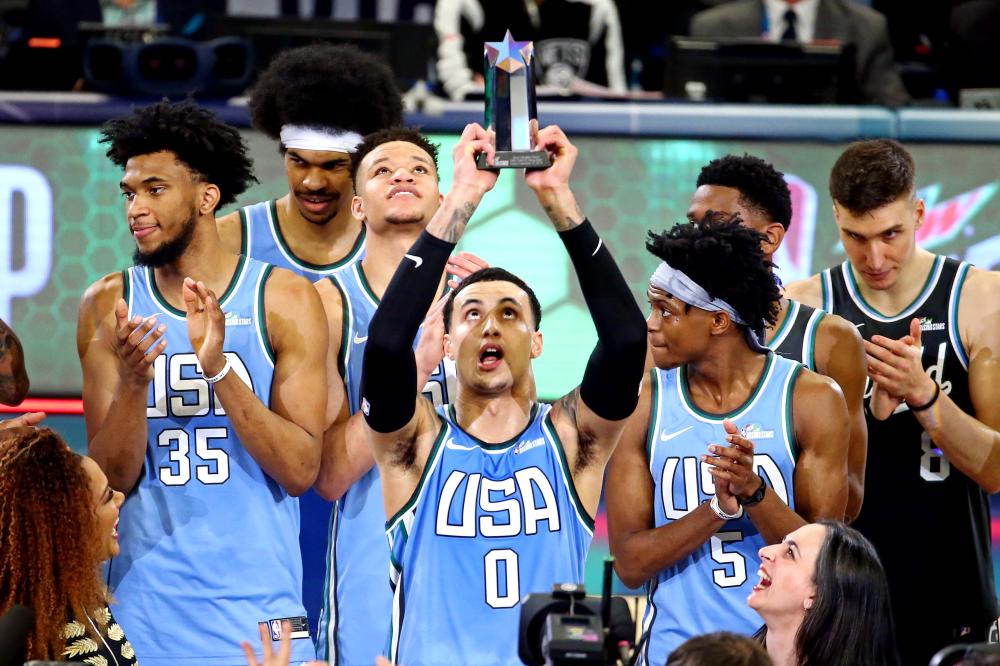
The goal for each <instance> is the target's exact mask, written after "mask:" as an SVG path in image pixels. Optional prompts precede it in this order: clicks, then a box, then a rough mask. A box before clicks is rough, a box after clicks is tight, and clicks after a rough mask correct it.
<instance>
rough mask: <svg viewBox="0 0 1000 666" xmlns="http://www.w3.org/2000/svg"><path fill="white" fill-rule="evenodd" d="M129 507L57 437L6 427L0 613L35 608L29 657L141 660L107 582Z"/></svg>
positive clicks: (114, 662)
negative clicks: (104, 568)
mask: <svg viewBox="0 0 1000 666" xmlns="http://www.w3.org/2000/svg"><path fill="white" fill-rule="evenodd" d="M122 501H124V496H123V495H122V494H121V493H120V492H118V491H116V490H113V489H112V488H111V487H109V486H108V479H107V477H106V476H105V475H104V472H102V471H101V469H100V467H98V466H97V463H95V462H94V461H93V460H91V459H90V458H87V457H84V456H80V455H78V454H76V453H73V451H71V450H70V448H69V447H68V446H67V445H66V442H64V441H63V440H62V438H60V437H59V435H57V434H56V433H55V432H53V431H52V430H49V429H48V428H31V427H21V428H10V429H6V430H0V613H3V612H4V611H6V610H7V609H8V608H10V607H11V606H13V605H14V604H21V605H23V606H27V607H29V608H31V609H32V610H33V611H34V613H35V626H34V629H33V630H32V632H31V633H30V634H29V636H28V645H27V657H28V659H42V660H63V661H75V662H85V663H88V664H107V665H108V666H126V665H132V664H135V663H136V658H135V652H134V651H133V650H132V646H131V645H130V644H129V642H128V640H126V638H125V632H124V631H123V630H122V628H121V627H120V626H119V625H118V624H117V623H116V622H115V619H114V617H112V615H111V611H110V610H109V609H108V603H109V602H110V595H109V594H108V590H107V588H106V587H105V585H104V583H103V581H102V580H101V575H100V565H101V562H103V561H105V560H107V559H108V558H110V557H113V556H115V555H117V554H118V510H119V509H120V508H121V505H122Z"/></svg>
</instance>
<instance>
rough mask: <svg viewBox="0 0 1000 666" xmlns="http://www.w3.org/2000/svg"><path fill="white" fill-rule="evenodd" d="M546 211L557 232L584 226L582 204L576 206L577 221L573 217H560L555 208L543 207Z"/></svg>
mask: <svg viewBox="0 0 1000 666" xmlns="http://www.w3.org/2000/svg"><path fill="white" fill-rule="evenodd" d="M543 208H544V209H545V214H546V215H548V216H549V220H551V221H552V224H553V225H554V226H555V228H556V231H569V230H570V229H572V228H573V227H578V226H580V225H581V224H583V219H584V217H583V209H582V208H580V204H579V203H578V204H576V219H574V218H573V216H572V215H567V216H565V217H560V216H559V211H558V210H557V209H556V207H555V206H551V205H549V206H543Z"/></svg>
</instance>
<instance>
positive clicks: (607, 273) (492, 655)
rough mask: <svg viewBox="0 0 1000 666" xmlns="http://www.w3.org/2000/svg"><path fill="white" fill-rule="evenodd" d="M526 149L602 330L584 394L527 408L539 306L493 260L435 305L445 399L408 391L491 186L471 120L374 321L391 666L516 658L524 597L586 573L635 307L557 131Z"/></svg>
mask: <svg viewBox="0 0 1000 666" xmlns="http://www.w3.org/2000/svg"><path fill="white" fill-rule="evenodd" d="M536 143H537V145H539V146H540V147H541V148H543V149H545V150H548V151H549V153H550V154H551V156H552V159H553V165H552V167H551V168H549V169H546V170H543V171H530V172H528V173H527V174H526V176H525V181H526V182H527V184H528V186H529V187H531V188H532V189H533V190H534V191H535V193H536V195H537V196H538V199H539V201H540V202H541V204H542V206H543V208H544V209H545V211H546V213H547V214H548V216H549V218H550V219H551V220H552V222H553V225H554V226H555V227H556V229H557V230H558V231H559V232H560V238H561V239H562V241H563V243H564V244H565V245H566V248H567V251H568V253H569V255H570V258H571V260H572V261H573V264H574V267H575V268H576V272H577V275H578V277H579V279H580V287H581V290H582V292H583V294H584V298H585V299H586V301H587V304H588V307H589V309H590V312H591V315H592V317H593V318H594V323H595V325H596V328H597V333H598V339H599V342H598V344H597V347H596V348H595V349H594V352H593V354H592V355H591V357H590V361H589V363H588V365H587V370H586V372H585V374H584V378H583V382H582V384H581V386H580V387H579V388H577V389H574V390H573V391H571V392H570V393H569V394H568V395H566V396H565V397H563V398H562V399H561V400H559V401H558V402H557V403H556V404H555V405H552V406H550V405H542V404H539V403H537V402H535V401H534V399H533V396H534V391H535V386H534V379H533V376H532V374H531V371H530V368H531V359H532V358H535V357H537V356H538V355H539V354H541V352H542V336H541V334H540V333H539V332H538V330H537V329H538V325H539V319H540V316H541V312H540V307H539V305H538V300H537V299H536V298H535V297H534V295H533V293H532V291H531V289H530V288H529V287H528V286H527V285H526V284H525V283H524V282H523V281H521V280H520V279H519V278H517V277H516V276H514V275H512V274H510V273H508V272H507V271H504V270H502V269H497V268H488V269H485V270H483V271H479V272H476V273H473V274H472V275H470V276H469V277H468V278H466V279H465V280H463V281H462V283H461V285H459V287H458V289H456V290H454V291H452V292H451V296H450V298H449V300H448V301H447V304H446V305H445V311H444V316H445V322H446V324H447V327H448V329H447V330H448V333H447V335H446V338H445V352H446V354H447V355H448V357H449V358H451V359H453V360H454V361H455V362H456V364H457V367H458V390H457V394H456V396H455V397H454V399H453V400H452V403H451V404H450V405H449V406H448V407H440V408H437V409H435V408H434V407H433V406H432V405H431V403H430V401H428V400H426V399H424V398H423V397H421V396H419V395H418V394H417V392H416V387H415V385H414V383H415V382H414V380H415V374H416V367H415V363H414V356H413V352H412V349H411V344H412V340H413V336H414V334H415V333H416V331H417V327H418V326H419V325H420V321H421V319H422V318H423V316H424V312H425V311H426V310H427V308H428V306H429V305H430V304H431V301H432V299H433V297H434V294H435V293H436V291H437V289H438V286H439V283H440V278H441V272H442V271H443V270H444V268H445V262H446V261H447V259H448V255H449V254H450V253H451V250H452V248H453V247H454V245H455V243H456V242H457V241H458V239H459V238H460V237H461V235H462V232H463V231H464V229H465V226H466V224H467V222H468V221H469V218H470V217H471V216H472V214H473V213H474V211H475V209H476V206H477V205H478V204H479V202H480V200H481V199H482V197H483V195H484V194H485V193H486V192H487V191H489V190H490V189H491V188H492V187H493V185H494V183H495V182H496V178H497V174H496V173H495V172H491V171H480V170H478V169H477V168H476V164H475V157H476V154H477V153H480V152H485V153H486V154H487V157H488V159H490V160H492V157H493V155H492V153H493V148H492V146H491V145H490V141H489V137H488V135H487V133H486V131H485V130H484V129H483V128H482V127H480V126H478V125H475V124H473V125H469V126H467V127H466V128H465V131H464V132H463V133H462V138H461V140H460V141H459V143H458V145H456V147H455V150H454V153H453V158H454V169H455V176H454V181H453V182H454V184H453V186H452V189H451V191H450V192H449V193H448V195H447V196H446V197H445V198H444V201H443V203H442V204H441V206H440V207H439V208H438V210H437V212H436V213H435V214H434V216H433V218H432V219H431V221H430V223H429V224H428V226H427V229H426V230H425V231H424V233H422V234H421V235H420V237H419V238H418V240H417V242H416V243H414V244H413V246H412V247H411V248H410V249H409V250H408V252H407V254H406V258H405V260H404V261H403V262H402V263H400V265H399V269H398V270H397V271H396V274H395V275H394V276H393V278H392V281H391V282H390V284H389V287H388V288H387V289H386V292H385V295H384V296H383V298H382V302H381V303H380V304H379V307H378V309H377V310H376V312H375V315H374V316H373V317H372V321H371V324H370V326H369V329H368V346H367V349H366V350H365V357H364V362H363V378H362V389H361V396H362V398H361V411H362V413H364V415H365V428H364V431H365V432H366V435H367V437H368V440H369V443H370V445H371V446H372V447H373V450H374V453H375V459H376V462H377V463H378V466H379V471H380V472H381V474H382V480H383V483H382V494H383V497H384V502H385V511H386V514H387V515H388V516H390V518H389V521H388V522H387V524H386V527H387V532H388V535H389V543H390V550H391V552H392V563H393V575H392V582H393V587H394V597H393V610H392V628H391V634H390V649H389V655H388V656H389V658H390V660H392V661H393V662H395V663H402V664H407V665H408V666H420V665H422V664H470V665H476V664H519V663H520V660H519V659H518V657H517V627H518V614H519V608H518V602H519V601H520V599H521V598H522V596H523V595H525V594H528V593H530V592H546V591H549V590H551V588H552V585H553V584H554V583H558V582H580V581H581V580H582V579H583V564H584V558H585V555H586V552H587V547H588V545H589V543H590V539H591V535H592V533H593V515H594V512H595V511H596V510H597V503H598V499H599V497H600V493H601V484H602V477H603V472H604V466H605V464H606V461H607V459H608V457H609V456H610V454H611V451H612V449H613V448H614V445H615V443H616V442H617V440H618V437H619V435H620V433H621V428H622V427H623V425H624V419H625V418H626V417H627V416H628V415H629V414H630V413H631V412H632V409H633V408H634V407H635V401H636V394H637V388H638V386H639V383H640V381H641V377H642V364H643V359H644V356H645V339H644V336H643V331H642V319H641V314H640V312H639V310H638V308H637V307H636V305H635V301H634V300H633V299H632V297H631V295H630V293H629V290H628V286H627V285H626V283H625V280H624V278H622V276H621V272H620V271H619V270H618V267H617V266H616V265H615V263H614V260H613V259H612V258H611V254H610V252H609V251H608V249H607V248H606V247H605V246H604V244H603V242H602V240H601V239H600V238H599V237H598V236H597V234H596V232H595V231H594V230H593V228H592V227H591V225H590V223H589V222H588V221H587V220H586V218H585V217H584V216H583V214H582V212H581V211H580V208H579V207H578V206H577V204H576V200H575V198H574V196H573V193H572V191H571V190H570V187H569V176H570V173H571V172H572V168H573V163H574V162H575V160H576V155H577V151H576V148H575V147H574V146H573V145H572V144H570V142H569V140H568V139H567V138H566V136H565V135H564V134H563V132H562V130H560V129H559V128H558V127H555V126H550V127H547V128H545V129H542V130H541V131H540V132H539V133H538V135H537V142H536ZM368 163H369V161H368V160H365V162H364V163H363V166H364V165H366V164H368ZM371 166H372V167H373V168H374V169H375V172H374V173H375V175H377V173H378V169H379V168H380V167H379V166H378V165H376V164H372V165H371ZM369 177H370V175H369ZM414 203H416V202H414Z"/></svg>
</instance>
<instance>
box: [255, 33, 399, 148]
mask: <svg viewBox="0 0 1000 666" xmlns="http://www.w3.org/2000/svg"><path fill="white" fill-rule="evenodd" d="M249 106H250V119H251V121H252V122H253V126H254V127H256V128H257V129H259V130H260V131H261V132H264V133H265V134H267V135H268V136H269V137H271V138H272V139H279V138H280V134H281V127H282V125H303V126H306V127H332V128H337V129H340V130H347V131H351V132H357V133H358V134H362V135H365V134H370V133H372V132H374V131H375V130H380V129H382V128H384V127H390V126H392V125H399V124H401V123H402V122H403V100H402V97H401V96H400V94H399V90H397V89H396V83H395V79H394V78H393V74H392V70H390V69H389V67H388V66H387V65H386V64H385V63H384V62H382V61H381V60H380V59H378V58H376V57H375V56H372V55H369V54H367V53H364V52H362V51H359V50H358V49H357V48H355V47H353V46H346V45H336V46H335V45H332V44H312V45H310V46H302V47H299V48H296V49H290V50H288V51H284V52H283V53H280V54H279V55H278V56H277V57H276V58H275V59H274V60H272V61H271V63H270V64H269V65H268V67H267V69H265V70H264V71H263V72H261V74H260V77H259V78H258V79H257V83H256V84H255V85H254V87H253V89H252V90H251V91H250V102H249Z"/></svg>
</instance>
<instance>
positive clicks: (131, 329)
mask: <svg viewBox="0 0 1000 666" xmlns="http://www.w3.org/2000/svg"><path fill="white" fill-rule="evenodd" d="M121 296H122V276H121V274H120V273H113V274H111V275H108V276H106V277H104V278H102V279H101V280H98V281H97V282H95V283H94V284H92V285H91V286H90V288H89V289H87V291H86V292H85V293H84V295H83V300H82V301H81V302H80V311H79V318H78V322H77V329H76V346H77V352H78V354H79V355H80V365H81V366H82V368H83V415H84V420H85V422H86V425H87V451H88V453H89V455H90V457H92V458H93V459H94V460H95V461H96V462H97V464H98V465H100V466H101V469H103V470H104V472H105V474H107V476H108V484H109V485H110V486H111V487H112V488H115V489H116V490H120V491H122V492H124V493H128V492H129V491H130V490H131V489H132V487H133V486H134V485H135V484H136V482H137V481H138V480H139V474H140V473H141V472H142V465H143V460H144V458H145V455H146V437H147V432H148V431H147V424H146V399H147V394H148V387H149V382H150V380H151V379H152V378H153V361H154V360H155V359H156V357H157V356H159V355H160V354H161V353H163V350H164V349H165V348H166V346H167V341H166V340H165V339H161V338H162V336H163V334H164V332H165V331H166V327H164V326H159V325H157V321H156V318H155V317H150V318H148V319H146V320H145V321H144V320H143V319H142V318H141V317H139V316H134V317H132V318H131V319H129V317H128V306H127V305H126V304H125V301H124V300H122V298H121Z"/></svg>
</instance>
